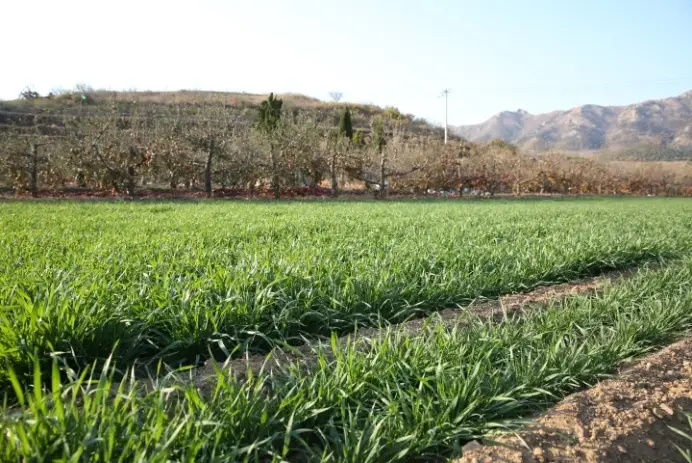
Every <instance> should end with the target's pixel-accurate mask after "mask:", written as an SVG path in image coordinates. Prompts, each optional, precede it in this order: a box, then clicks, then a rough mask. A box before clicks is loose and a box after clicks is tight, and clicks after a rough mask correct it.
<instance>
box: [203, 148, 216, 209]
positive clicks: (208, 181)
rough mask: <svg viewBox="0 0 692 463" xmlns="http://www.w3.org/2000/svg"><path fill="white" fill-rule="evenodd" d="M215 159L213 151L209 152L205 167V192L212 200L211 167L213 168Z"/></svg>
mask: <svg viewBox="0 0 692 463" xmlns="http://www.w3.org/2000/svg"><path fill="white" fill-rule="evenodd" d="M213 158H214V152H213V150H209V153H208V154H207V164H206V166H205V167H204V191H205V192H206V193H207V198H211V196H212V191H211V186H212V185H211V167H212V161H213Z"/></svg>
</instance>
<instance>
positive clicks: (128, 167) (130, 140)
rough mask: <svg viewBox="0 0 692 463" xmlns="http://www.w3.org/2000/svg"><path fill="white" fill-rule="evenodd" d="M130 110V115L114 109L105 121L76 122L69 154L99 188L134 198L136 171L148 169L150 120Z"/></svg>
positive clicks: (78, 119) (101, 119)
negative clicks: (109, 189) (94, 180)
mask: <svg viewBox="0 0 692 463" xmlns="http://www.w3.org/2000/svg"><path fill="white" fill-rule="evenodd" d="M129 109H130V110H131V112H130V113H129V114H121V113H120V112H118V110H117V109H116V108H114V109H113V111H112V112H111V114H109V115H108V116H106V117H105V118H102V117H95V118H89V117H87V118H77V119H75V120H74V121H73V123H72V124H71V128H72V133H71V137H72V149H71V151H72V155H73V159H79V164H81V165H80V167H84V166H88V167H89V170H91V171H92V172H94V173H95V174H96V176H97V177H98V180H99V184H100V185H101V187H102V188H103V187H105V186H110V187H111V188H112V189H113V191H115V192H120V191H123V190H124V191H125V192H126V193H127V194H128V195H134V194H135V188H136V180H137V174H138V171H139V169H140V168H142V167H144V166H150V165H151V162H152V156H153V153H152V151H151V149H150V147H151V145H152V144H153V143H152V138H151V135H152V132H151V130H150V128H149V127H148V126H147V125H148V121H149V119H147V118H146V117H141V116H140V115H139V114H138V113H137V111H136V107H132V108H129Z"/></svg>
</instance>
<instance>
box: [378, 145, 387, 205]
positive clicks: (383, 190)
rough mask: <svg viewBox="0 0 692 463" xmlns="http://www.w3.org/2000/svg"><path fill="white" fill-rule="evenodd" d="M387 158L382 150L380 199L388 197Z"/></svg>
mask: <svg viewBox="0 0 692 463" xmlns="http://www.w3.org/2000/svg"><path fill="white" fill-rule="evenodd" d="M386 166H387V157H386V156H385V154H384V150H383V149H380V195H379V197H380V198H386V197H387V171H386Z"/></svg>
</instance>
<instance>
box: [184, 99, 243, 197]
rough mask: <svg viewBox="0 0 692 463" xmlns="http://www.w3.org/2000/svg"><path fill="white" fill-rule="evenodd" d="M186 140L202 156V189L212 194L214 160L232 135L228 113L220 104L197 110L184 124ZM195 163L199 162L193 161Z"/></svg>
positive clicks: (208, 195) (210, 195)
mask: <svg viewBox="0 0 692 463" xmlns="http://www.w3.org/2000/svg"><path fill="white" fill-rule="evenodd" d="M186 132H187V135H186V139H187V141H188V142H189V143H190V144H191V145H192V146H193V147H194V148H195V149H196V150H198V151H199V152H201V153H202V154H203V156H204V162H203V166H204V191H205V193H206V195H207V197H208V198H211V197H212V195H213V178H212V177H213V172H214V170H213V169H214V161H215V160H216V159H217V158H219V157H221V156H222V155H223V154H224V153H225V150H226V145H227V143H228V142H229V140H230V139H231V137H232V127H231V120H230V118H229V114H228V113H227V111H226V109H225V108H224V107H223V106H221V105H216V106H213V107H210V108H205V110H204V111H202V109H200V110H198V113H197V116H196V117H195V118H193V119H192V120H191V121H189V122H188V124H186ZM195 165H199V163H196V162H195Z"/></svg>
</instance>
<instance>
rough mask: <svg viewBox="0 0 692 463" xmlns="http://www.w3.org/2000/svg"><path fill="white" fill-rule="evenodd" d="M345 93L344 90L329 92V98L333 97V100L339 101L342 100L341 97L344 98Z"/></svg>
mask: <svg viewBox="0 0 692 463" xmlns="http://www.w3.org/2000/svg"><path fill="white" fill-rule="evenodd" d="M343 96H344V94H343V93H342V92H329V98H331V99H332V101H333V102H335V103H338V102H339V101H341V98H343Z"/></svg>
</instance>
